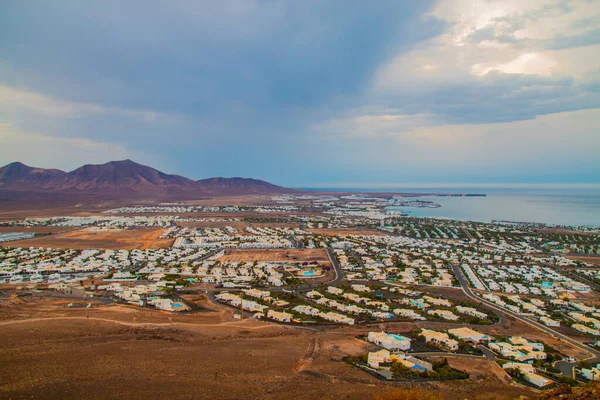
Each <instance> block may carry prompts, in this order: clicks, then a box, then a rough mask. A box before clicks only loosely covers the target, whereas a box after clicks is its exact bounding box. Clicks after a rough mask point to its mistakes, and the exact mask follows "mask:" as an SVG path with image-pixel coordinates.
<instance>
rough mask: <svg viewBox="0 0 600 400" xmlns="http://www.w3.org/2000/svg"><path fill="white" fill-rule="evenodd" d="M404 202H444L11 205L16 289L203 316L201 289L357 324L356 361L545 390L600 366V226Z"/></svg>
mask: <svg viewBox="0 0 600 400" xmlns="http://www.w3.org/2000/svg"><path fill="white" fill-rule="evenodd" d="M263 201H264V200H263ZM395 204H409V205H411V206H417V207H433V206H434V205H433V203H429V202H425V203H417V204H413V202H410V201H408V202H406V201H405V200H402V199H401V198H393V197H391V198H382V197H368V196H365V195H347V196H331V195H322V196H321V195H297V196H294V195H285V196H273V197H271V198H270V199H267V200H266V201H265V204H261V205H255V206H252V205H243V206H233V205H232V206H209V205H204V206H194V205H187V204H185V203H178V204H173V205H155V206H149V205H145V206H126V207H118V208H111V209H106V210H103V211H101V212H99V213H97V214H95V215H88V216H56V217H43V218H26V219H20V220H19V219H16V220H9V219H5V220H2V221H0V229H4V230H5V232H2V233H0V241H1V242H2V247H1V248H0V290H1V292H0V293H1V294H2V298H4V299H5V301H12V300H11V299H13V300H14V299H15V298H19V299H28V298H39V299H43V298H47V299H65V300H68V301H69V303H68V307H75V308H76V307H80V306H81V307H83V306H85V307H84V309H88V310H89V309H93V308H94V307H106V306H109V305H111V304H112V305H123V306H126V307H137V308H144V309H148V310H156V311H155V312H161V313H165V312H166V313H173V314H177V315H190V316H193V315H200V314H202V313H203V311H202V310H203V307H204V306H199V303H198V302H197V301H196V300H195V299H197V298H198V296H201V298H203V299H205V300H203V301H204V302H206V304H212V306H211V307H216V308H217V309H222V310H225V311H227V312H228V313H229V315H230V317H229V318H231V319H232V320H238V321H250V320H251V321H256V322H255V323H258V324H276V325H284V326H289V327H297V328H299V329H300V328H301V329H312V330H315V331H316V332H323V331H327V330H335V331H337V330H340V329H341V332H343V331H344V330H348V329H352V330H353V332H357V331H358V332H362V333H359V334H356V333H349V334H348V335H350V336H351V337H356V338H357V339H359V340H361V341H363V342H364V346H366V347H365V349H366V348H368V349H369V350H368V351H366V352H364V353H359V354H347V355H346V356H345V360H346V361H347V362H348V363H350V364H351V365H353V366H354V367H355V368H357V369H360V370H363V371H364V372H365V373H368V374H370V375H372V376H374V377H377V378H378V379H380V380H384V381H407V380H408V381H411V382H414V381H439V380H450V381H452V380H468V379H471V376H472V374H473V372H474V371H473V370H472V369H471V368H469V367H464V366H463V367H462V369H461V368H457V367H460V366H458V365H456V361H455V360H462V359H465V357H468V359H469V360H480V361H479V362H489V363H492V364H493V365H496V366H497V368H498V372H497V373H498V374H504V375H505V376H506V377H508V379H510V380H512V381H513V382H514V383H515V384H517V385H522V386H523V387H525V388H530V389H531V390H544V389H548V388H552V387H556V386H557V385H559V384H564V383H568V384H570V385H577V384H581V383H585V382H588V381H592V380H596V379H598V368H600V367H597V366H596V364H599V363H600V294H599V293H598V292H597V290H598V289H600V283H599V281H600V278H598V276H599V274H600V273H599V272H598V271H599V269H598V267H599V264H598V261H595V262H588V261H582V260H599V258H598V252H599V243H600V234H599V232H598V231H597V230H596V231H594V230H589V229H585V230H578V228H577V227H552V226H537V225H536V226H532V225H527V224H505V223H488V224H484V223H470V222H462V221H453V220H440V219H432V218H416V217H409V216H402V215H399V214H398V213H397V212H394V211H388V210H387V208H388V207H390V206H393V205H395ZM594 257H596V258H594ZM203 304H204V303H203ZM510 321H513V322H510ZM374 328H377V329H374ZM551 343H552V344H551ZM369 346H370V347H369Z"/></svg>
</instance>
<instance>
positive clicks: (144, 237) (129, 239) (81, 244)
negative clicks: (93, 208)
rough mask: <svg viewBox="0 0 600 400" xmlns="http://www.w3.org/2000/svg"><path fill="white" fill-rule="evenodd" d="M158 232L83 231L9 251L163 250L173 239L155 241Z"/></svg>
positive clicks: (32, 241) (13, 244)
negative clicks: (60, 249)
mask: <svg viewBox="0 0 600 400" xmlns="http://www.w3.org/2000/svg"><path fill="white" fill-rule="evenodd" d="M163 232H164V229H162V228H137V229H124V230H116V229H115V230H97V229H95V228H84V229H79V230H75V231H70V232H67V233H64V234H60V235H52V236H44V237H39V238H34V239H27V240H18V241H14V242H10V246H11V247H31V246H33V247H53V248H68V249H78V250H79V249H107V250H118V249H124V250H133V249H157V248H167V247H170V246H171V245H172V244H173V241H174V239H159V237H160V235H161V234H162V233H163Z"/></svg>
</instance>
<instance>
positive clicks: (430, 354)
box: [406, 351, 483, 358]
mask: <svg viewBox="0 0 600 400" xmlns="http://www.w3.org/2000/svg"><path fill="white" fill-rule="evenodd" d="M406 354H407V355H409V356H414V357H452V358H483V356H478V355H476V354H460V353H446V352H442V351H424V352H417V353H406Z"/></svg>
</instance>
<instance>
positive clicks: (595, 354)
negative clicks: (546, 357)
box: [452, 265, 600, 376]
mask: <svg viewBox="0 0 600 400" xmlns="http://www.w3.org/2000/svg"><path fill="white" fill-rule="evenodd" d="M452 270H453V271H454V275H456V279H458V282H459V283H460V285H461V287H462V290H463V292H464V293H465V294H466V295H467V296H468V297H469V298H471V299H472V300H475V301H477V302H480V303H482V304H484V305H486V306H487V307H488V308H491V309H493V310H497V311H499V312H501V313H503V314H506V315H510V316H511V317H513V318H515V319H517V320H519V321H521V322H524V323H526V324H527V325H529V326H532V327H534V328H537V329H539V330H541V331H542V332H545V333H547V334H549V335H550V336H553V337H555V338H556V339H560V340H562V341H563V342H566V343H568V344H570V345H572V346H574V347H577V348H578V349H580V350H583V351H585V352H586V353H589V354H591V355H592V356H591V357H589V358H587V359H586V360H585V361H588V362H589V363H592V364H595V363H598V362H600V351H598V350H596V349H593V348H591V347H590V346H587V345H585V344H583V343H581V342H579V341H577V340H574V339H571V338H570V337H568V336H567V335H564V334H562V333H560V332H557V331H555V330H553V329H550V328H549V327H547V326H546V325H543V324H540V323H539V322H536V321H534V320H532V319H529V318H526V317H524V316H522V315H519V314H517V313H515V312H513V311H510V310H507V309H504V308H502V307H499V306H497V305H496V304H494V303H492V302H490V301H488V300H485V299H483V298H481V297H478V296H476V295H475V294H474V293H473V291H472V290H471V288H470V286H469V283H468V281H467V278H466V277H465V275H464V274H463V272H462V270H461V269H460V266H458V265H452ZM556 364H557V365H556V367H557V368H559V369H560V370H561V371H563V370H565V371H568V370H569V368H570V366H571V365H573V366H574V365H576V363H569V362H567V361H560V362H557V363H556ZM571 370H572V368H571ZM571 374H572V372H571ZM568 375H569V374H567V376H568Z"/></svg>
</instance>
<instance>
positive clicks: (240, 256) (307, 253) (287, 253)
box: [219, 249, 330, 265]
mask: <svg viewBox="0 0 600 400" xmlns="http://www.w3.org/2000/svg"><path fill="white" fill-rule="evenodd" d="M219 261H221V262H254V261H289V262H310V261H318V262H319V264H321V265H323V264H327V263H330V261H329V257H328V256H327V252H326V251H325V250H324V249H302V250H296V249H286V250H231V251H230V252H229V253H228V254H225V255H224V256H223V257H221V258H219Z"/></svg>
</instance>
